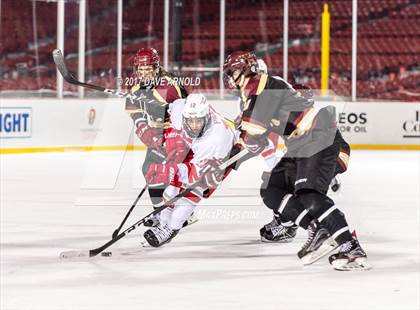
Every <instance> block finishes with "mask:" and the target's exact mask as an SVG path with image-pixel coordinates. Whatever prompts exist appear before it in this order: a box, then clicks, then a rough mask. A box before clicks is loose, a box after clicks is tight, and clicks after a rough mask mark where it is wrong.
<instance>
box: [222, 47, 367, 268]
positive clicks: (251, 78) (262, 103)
mask: <svg viewBox="0 0 420 310" xmlns="http://www.w3.org/2000/svg"><path fill="white" fill-rule="evenodd" d="M223 70H224V79H225V85H226V86H227V87H229V88H231V89H236V90H239V91H240V96H241V109H242V111H243V112H242V117H241V130H242V131H244V132H245V134H244V135H243V140H244V144H245V146H246V147H247V149H248V150H249V151H250V152H251V153H254V154H258V153H260V152H261V151H262V150H263V149H264V148H265V146H266V143H267V135H268V134H269V133H270V132H274V133H276V134H278V135H279V136H280V137H282V138H283V140H284V141H285V146H286V148H287V152H286V153H285V155H284V156H283V158H282V159H281V160H280V162H279V163H278V164H277V165H276V166H275V167H274V169H272V171H271V175H270V177H269V180H268V182H267V184H268V186H267V190H266V192H265V193H262V194H263V200H264V202H265V204H267V205H271V208H272V209H273V210H277V212H278V213H279V214H280V216H282V217H284V219H285V220H289V221H291V222H293V223H295V224H296V225H298V226H300V227H302V228H304V229H305V230H307V232H308V239H307V241H306V242H305V244H304V245H303V247H302V249H301V250H300V251H299V252H298V257H299V258H300V259H301V260H302V262H303V263H304V264H305V265H308V264H312V263H314V262H315V261H317V260H319V259H320V258H322V257H323V256H325V255H327V254H329V253H331V252H333V251H334V250H335V249H336V248H339V250H338V254H335V255H332V256H331V257H330V262H331V264H332V265H333V267H334V268H335V269H338V270H352V269H366V268H368V267H369V265H368V264H367V260H366V253H365V252H364V251H363V249H362V248H361V247H360V245H359V243H358V241H357V240H356V239H354V238H353V236H352V234H351V233H350V230H349V227H348V224H347V221H346V219H345V216H344V214H343V212H341V211H340V210H339V209H338V208H337V207H336V206H335V204H334V202H333V200H332V199H331V198H330V197H328V196H327V195H326V194H327V191H328V187H329V184H330V182H331V180H332V178H333V177H334V174H335V171H336V161H337V158H338V156H339V152H340V147H341V146H342V145H343V143H344V142H345V141H344V139H343V138H342V136H341V134H340V132H339V131H338V130H337V127H336V122H335V109H334V107H332V106H327V107H323V108H317V107H315V105H314V101H312V100H307V99H305V98H304V97H303V96H301V95H300V94H299V92H297V91H296V90H295V89H293V87H292V86H291V85H290V84H288V83H287V82H286V81H285V80H283V79H281V78H278V77H276V78H275V77H271V76H269V75H267V74H259V73H258V72H257V68H256V66H255V55H254V54H252V53H249V52H235V53H233V54H231V55H229V56H228V57H227V59H226V61H225V63H224V68H223ZM267 193H270V195H267Z"/></svg>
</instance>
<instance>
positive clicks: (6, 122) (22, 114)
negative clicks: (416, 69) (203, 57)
mask: <svg viewBox="0 0 420 310" xmlns="http://www.w3.org/2000/svg"><path fill="white" fill-rule="evenodd" d="M211 103H212V105H213V106H214V107H215V108H216V110H218V111H219V112H220V113H221V114H222V115H224V116H226V117H228V118H230V119H233V118H234V117H235V113H236V112H235V111H237V108H236V103H235V102H234V101H223V100H214V101H211ZM326 104H332V105H334V106H335V107H336V111H337V125H338V128H339V129H340V131H341V132H342V133H343V135H344V137H345V138H346V140H347V141H349V142H350V144H351V145H352V147H353V148H363V149H415V150H419V149H420V145H419V143H420V105H419V103H415V102H414V103H407V102H392V103H391V102H357V103H354V102H339V101H333V102H320V103H319V105H326ZM132 127H133V124H132V121H131V120H130V117H129V116H128V114H127V113H126V112H125V111H124V101H123V100H120V99H85V100H79V99H66V100H57V99H4V100H2V101H1V104H0V144H1V149H0V152H1V153H3V154H7V153H29V152H45V151H71V150H124V149H128V150H132V149H144V147H143V146H142V145H141V144H140V142H138V139H133V135H132V132H133V130H132Z"/></svg>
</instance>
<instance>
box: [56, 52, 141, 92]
mask: <svg viewBox="0 0 420 310" xmlns="http://www.w3.org/2000/svg"><path fill="white" fill-rule="evenodd" d="M52 56H53V59H54V63H55V65H56V66H57V69H58V71H59V72H60V73H61V75H62V76H63V78H64V80H66V81H67V82H68V83H70V84H73V85H77V86H81V87H86V88H90V89H94V90H97V91H100V92H104V93H107V94H111V95H115V96H118V97H121V98H130V99H132V100H140V99H144V97H143V96H136V95H134V94H130V93H125V92H121V91H118V90H114V89H108V88H105V87H102V86H98V85H93V84H89V83H84V82H81V81H79V80H77V79H76V78H75V77H74V76H73V74H72V73H71V72H70V71H69V70H68V68H67V66H66V64H65V63H64V57H63V53H62V52H61V50H59V49H55V50H54V51H53V52H52Z"/></svg>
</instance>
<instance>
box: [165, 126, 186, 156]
mask: <svg viewBox="0 0 420 310" xmlns="http://www.w3.org/2000/svg"><path fill="white" fill-rule="evenodd" d="M181 133H182V131H181V130H177V129H174V128H168V129H166V130H165V133H164V137H165V149H166V150H167V154H168V156H167V158H166V162H171V163H182V162H183V161H184V159H185V158H186V156H187V153H188V151H189V147H188V145H187V144H186V143H185V141H184V139H183V138H182V135H181Z"/></svg>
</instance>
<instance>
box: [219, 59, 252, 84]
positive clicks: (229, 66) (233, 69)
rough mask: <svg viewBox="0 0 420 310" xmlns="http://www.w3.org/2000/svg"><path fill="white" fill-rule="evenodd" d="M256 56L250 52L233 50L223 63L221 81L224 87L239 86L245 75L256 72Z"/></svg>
mask: <svg viewBox="0 0 420 310" xmlns="http://www.w3.org/2000/svg"><path fill="white" fill-rule="evenodd" d="M257 70H258V62H257V57H256V56H255V54H254V53H252V52H243V51H240V52H234V53H232V54H230V55H229V56H228V57H227V58H226V60H225V63H224V64H223V81H224V84H225V87H227V88H230V89H236V88H240V87H241V86H242V85H243V83H244V80H245V78H246V77H248V76H250V75H255V74H257V72H258V71H257Z"/></svg>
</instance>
